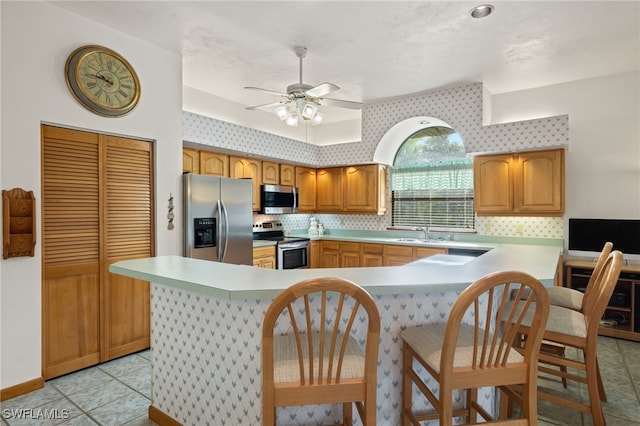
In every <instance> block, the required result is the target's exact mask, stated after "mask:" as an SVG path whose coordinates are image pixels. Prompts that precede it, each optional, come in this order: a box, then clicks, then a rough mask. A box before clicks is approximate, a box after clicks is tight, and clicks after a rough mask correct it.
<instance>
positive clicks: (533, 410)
mask: <svg viewBox="0 0 640 426" xmlns="http://www.w3.org/2000/svg"><path fill="white" fill-rule="evenodd" d="M521 298H522V303H510V301H511V300H512V299H513V300H520V299H521ZM548 312H549V298H548V295H547V292H546V290H545V288H544V286H543V285H542V284H541V283H540V282H539V281H538V280H537V279H535V278H533V277H532V276H530V275H528V274H525V273H523V272H515V271H511V272H498V273H494V274H490V275H487V276H486V277H484V278H481V279H480V280H478V281H476V282H475V283H473V284H472V285H471V286H470V287H468V288H467V289H466V290H464V291H463V292H462V293H461V294H460V296H459V297H458V298H457V300H456V302H455V303H454V305H453V307H452V308H451V312H450V314H449V319H448V321H447V323H446V324H428V325H423V326H418V327H410V328H407V329H405V330H403V331H402V332H401V333H400V337H401V338H402V340H403V346H402V348H403V351H404V352H403V367H402V368H403V373H402V380H403V384H402V424H403V425H405V426H408V425H419V424H420V423H419V422H421V421H424V420H431V419H438V420H439V424H440V425H441V426H449V425H451V424H452V423H453V418H454V417H464V418H465V419H466V423H467V424H475V423H477V422H478V416H480V417H482V418H484V419H485V420H487V421H492V420H496V419H494V418H493V417H494V416H492V414H491V413H489V412H488V411H486V410H485V409H484V408H483V407H482V406H481V405H480V404H479V403H478V401H477V389H478V388H480V387H485V386H496V387H498V388H499V389H502V388H503V387H505V386H507V385H514V384H519V385H521V389H523V398H522V401H523V410H522V418H521V419H519V420H513V419H503V418H500V419H498V420H497V423H498V424H510V425H532V424H536V421H537V399H536V383H537V381H536V379H537V377H536V374H537V369H536V366H537V360H538V353H539V351H540V344H541V342H542V332H543V331H544V328H545V325H546V322H547V314H548ZM527 314H530V315H531V318H530V320H531V321H532V322H531V323H530V324H531V325H532V326H531V328H530V334H529V335H528V338H527V339H526V341H524V342H523V343H522V353H520V352H518V351H517V350H516V349H515V348H514V346H515V344H516V339H518V338H519V337H520V335H519V334H518V327H519V325H520V323H521V321H522V320H523V319H524V318H525V317H527V318H528V315H527ZM469 317H471V319H470V320H467V318H469ZM502 318H504V319H505V322H502V321H501V319H502ZM469 321H470V324H469ZM416 366H420V367H421V368H420V369H416V368H415V367H416ZM423 373H428V374H429V375H430V376H431V377H433V378H434V379H435V380H436V381H437V383H438V387H439V390H438V392H437V395H436V393H434V392H432V391H431V390H430V389H429V387H428V385H427V383H426V381H425V379H424V376H426V374H423ZM413 385H415V386H413ZM414 387H416V388H417V389H418V391H419V393H420V394H422V395H423V396H424V397H425V398H426V400H427V401H428V402H429V403H430V404H431V405H432V406H433V407H434V411H429V412H414V411H413V408H412V406H413V388H414ZM456 389H462V390H466V403H465V404H464V406H463V407H460V408H458V407H456V408H454V406H453V391H454V390H456Z"/></svg>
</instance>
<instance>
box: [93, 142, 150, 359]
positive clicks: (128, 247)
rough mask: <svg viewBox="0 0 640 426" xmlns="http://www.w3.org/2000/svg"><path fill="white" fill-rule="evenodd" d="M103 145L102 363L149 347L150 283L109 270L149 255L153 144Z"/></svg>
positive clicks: (110, 143)
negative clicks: (111, 265)
mask: <svg viewBox="0 0 640 426" xmlns="http://www.w3.org/2000/svg"><path fill="white" fill-rule="evenodd" d="M105 142H106V143H105V145H104V146H105V151H104V154H103V155H104V169H103V170H104V175H103V176H104V179H103V180H102V185H103V196H104V198H105V200H104V201H105V210H104V212H105V217H104V220H103V224H104V233H105V234H104V235H105V247H104V248H105V259H104V264H105V267H104V274H103V277H104V279H103V282H104V289H105V293H104V295H105V304H104V306H105V327H104V333H103V359H104V360H106V359H112V358H116V357H119V356H122V355H125V354H128V353H132V352H135V351H138V350H142V349H145V348H148V347H149V345H150V307H149V304H150V302H149V299H150V297H149V283H148V282H147V281H141V280H136V279H133V278H128V277H124V276H122V275H116V274H111V273H109V272H108V266H109V265H110V264H112V263H114V262H117V261H119V260H124V259H137V258H142V257H150V256H153V255H154V251H153V247H154V241H153V230H154V224H153V198H152V194H153V173H152V170H153V152H152V144H151V143H149V142H143V141H137V140H131V139H125V138H119V137H114V136H105Z"/></svg>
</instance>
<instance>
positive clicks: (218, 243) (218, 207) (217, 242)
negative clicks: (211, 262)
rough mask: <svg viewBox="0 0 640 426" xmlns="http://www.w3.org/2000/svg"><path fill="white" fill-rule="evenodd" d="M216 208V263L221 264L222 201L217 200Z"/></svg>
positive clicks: (222, 255) (222, 254)
mask: <svg viewBox="0 0 640 426" xmlns="http://www.w3.org/2000/svg"><path fill="white" fill-rule="evenodd" d="M216 207H217V209H218V213H217V215H216V216H217V218H218V239H217V241H216V246H217V247H218V259H217V260H218V262H222V258H223V257H224V253H223V252H222V250H223V245H222V238H223V228H222V226H223V225H222V200H218V201H217V202H216Z"/></svg>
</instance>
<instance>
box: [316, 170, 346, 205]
mask: <svg viewBox="0 0 640 426" xmlns="http://www.w3.org/2000/svg"><path fill="white" fill-rule="evenodd" d="M342 179H343V173H342V167H329V168H323V169H318V170H316V211H317V212H319V213H320V212H322V213H335V212H341V211H342V210H343V207H342V192H343V189H344V188H343V186H342Z"/></svg>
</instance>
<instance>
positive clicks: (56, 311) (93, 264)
mask: <svg viewBox="0 0 640 426" xmlns="http://www.w3.org/2000/svg"><path fill="white" fill-rule="evenodd" d="M98 160H99V141H98V135H96V134H92V133H86V132H79V131H75V130H68V129H61V128H56V127H50V126H42V234H43V242H42V256H43V284H42V299H43V300H42V303H43V311H42V312H43V320H42V324H43V347H44V350H43V374H44V378H45V379H49V378H51V377H56V376H59V375H62V374H65V373H68V372H71V371H75V370H79V369H81V368H84V367H87V366H89V365H94V364H97V363H98V362H99V361H100V344H99V338H100V203H99V191H98V189H99V175H100V170H99V161H98Z"/></svg>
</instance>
